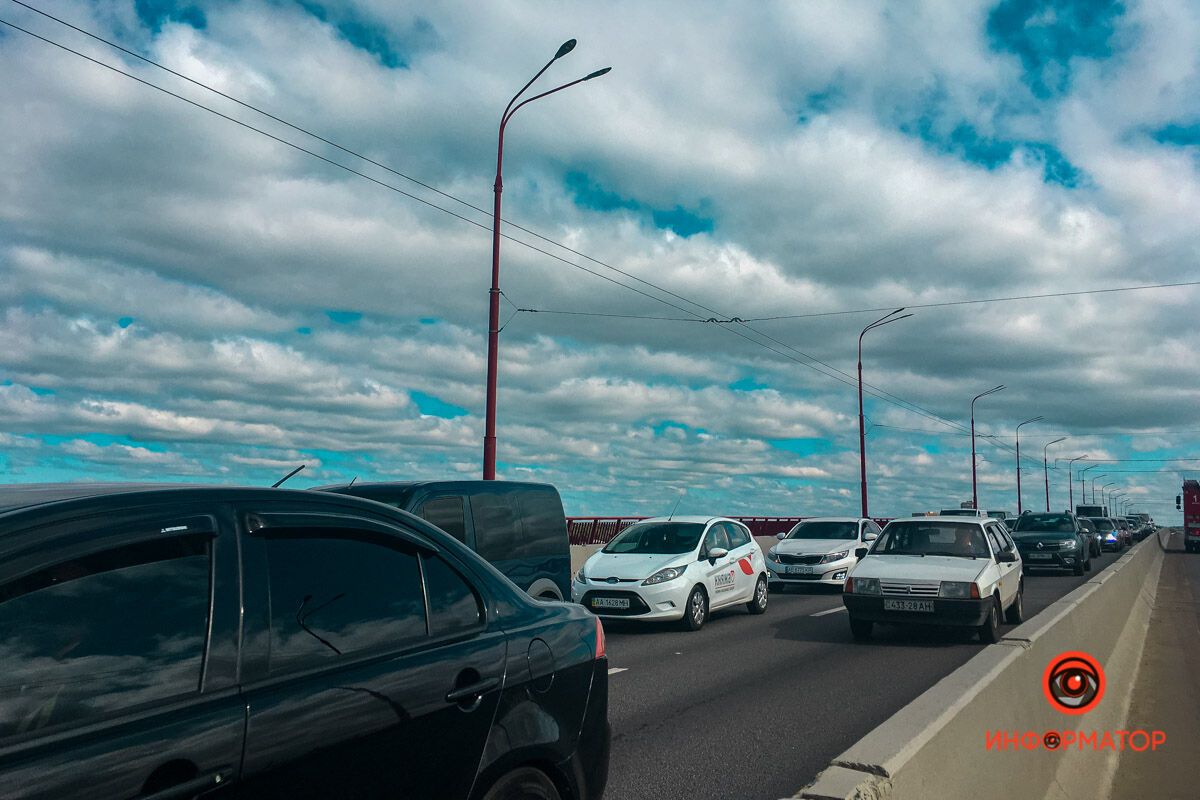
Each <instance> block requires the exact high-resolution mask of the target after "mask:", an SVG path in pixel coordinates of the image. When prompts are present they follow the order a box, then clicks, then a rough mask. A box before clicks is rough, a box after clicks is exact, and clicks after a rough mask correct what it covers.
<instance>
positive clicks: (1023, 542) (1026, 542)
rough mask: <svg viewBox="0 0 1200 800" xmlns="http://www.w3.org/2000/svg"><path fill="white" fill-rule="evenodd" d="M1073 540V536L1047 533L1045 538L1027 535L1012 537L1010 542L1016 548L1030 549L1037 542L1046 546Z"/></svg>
mask: <svg viewBox="0 0 1200 800" xmlns="http://www.w3.org/2000/svg"><path fill="white" fill-rule="evenodd" d="M1091 535H1092V534H1090V533H1084V536H1091ZM1074 538H1075V537H1074V536H1063V535H1062V534H1059V533H1047V534H1046V535H1045V536H1039V535H1038V534H1036V533H1029V534H1026V535H1024V536H1014V537H1012V540H1013V543H1014V544H1015V545H1016V546H1017V547H1024V548H1030V547H1037V546H1038V542H1045V543H1046V544H1049V543H1051V542H1054V543H1055V544H1056V545H1057V544H1058V543H1059V542H1069V541H1071V540H1072V539H1074Z"/></svg>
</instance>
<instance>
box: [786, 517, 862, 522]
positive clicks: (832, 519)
mask: <svg viewBox="0 0 1200 800" xmlns="http://www.w3.org/2000/svg"><path fill="white" fill-rule="evenodd" d="M864 519H866V517H805V518H804V519H802V520H800V522H861V521H862V520H864Z"/></svg>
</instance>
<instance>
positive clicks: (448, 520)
mask: <svg viewBox="0 0 1200 800" xmlns="http://www.w3.org/2000/svg"><path fill="white" fill-rule="evenodd" d="M417 516H419V517H420V518H421V519H423V520H425V521H426V522H428V523H430V524H431V525H436V526H438V527H439V528H441V529H442V530H444V531H445V532H446V533H448V534H450V535H451V536H453V537H454V538H455V539H458V540H459V541H460V542H466V541H467V523H466V520H465V519H464V517H463V499H462V497H461V496H459V495H452V496H447V497H435V498H433V499H432V500H426V501H425V503H424V505H422V506H421V510H420V512H418V514H417Z"/></svg>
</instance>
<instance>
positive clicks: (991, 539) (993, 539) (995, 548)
mask: <svg viewBox="0 0 1200 800" xmlns="http://www.w3.org/2000/svg"><path fill="white" fill-rule="evenodd" d="M987 538H988V544H990V545H991V546H992V554H993V555H996V554H999V553H1001V552H1003V550H1004V544H1003V539H1002V537H1001V536H1000V533H999V532H998V531H997V530H996V526H995V525H988V526H987Z"/></svg>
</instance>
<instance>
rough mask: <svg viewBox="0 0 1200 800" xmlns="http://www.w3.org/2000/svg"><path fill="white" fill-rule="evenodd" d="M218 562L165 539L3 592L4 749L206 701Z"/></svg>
mask: <svg viewBox="0 0 1200 800" xmlns="http://www.w3.org/2000/svg"><path fill="white" fill-rule="evenodd" d="M156 532H157V531H156ZM211 561H212V559H211V539H210V538H209V537H207V536H177V537H166V538H162V537H159V538H155V539H153V540H148V541H145V542H140V543H137V544H131V545H127V546H124V547H119V548H114V549H112V550H108V551H104V552H100V553H95V554H92V555H87V556H81V557H79V558H76V559H73V560H70V561H64V562H61V563H59V564H55V565H54V566H51V567H47V568H44V569H42V570H40V571H38V572H35V573H33V574H28V575H24V576H21V577H19V578H17V579H15V580H11V581H8V582H6V583H4V584H3V585H0V630H2V631H3V632H4V634H3V636H2V637H0V665H3V667H2V669H3V675H2V676H0V741H3V740H4V739H6V738H9V737H12V736H22V735H25V734H28V733H31V732H33V731H37V730H39V729H42V728H50V727H54V726H58V725H61V724H67V723H88V722H92V721H94V720H97V719H101V718H104V717H109V716H113V715H117V714H121V713H124V712H126V711H128V710H131V709H135V708H137V707H139V706H144V705H146V704H149V703H154V702H156V701H161V700H165V699H168V698H173V697H177V696H181V695H187V694H191V693H195V692H198V691H199V689H200V676H201V669H202V664H203V660H204V644H205V638H206V636H207V630H208V616H209V594H210V591H209V586H210V581H211V577H210V576H211V570H212V564H211Z"/></svg>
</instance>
